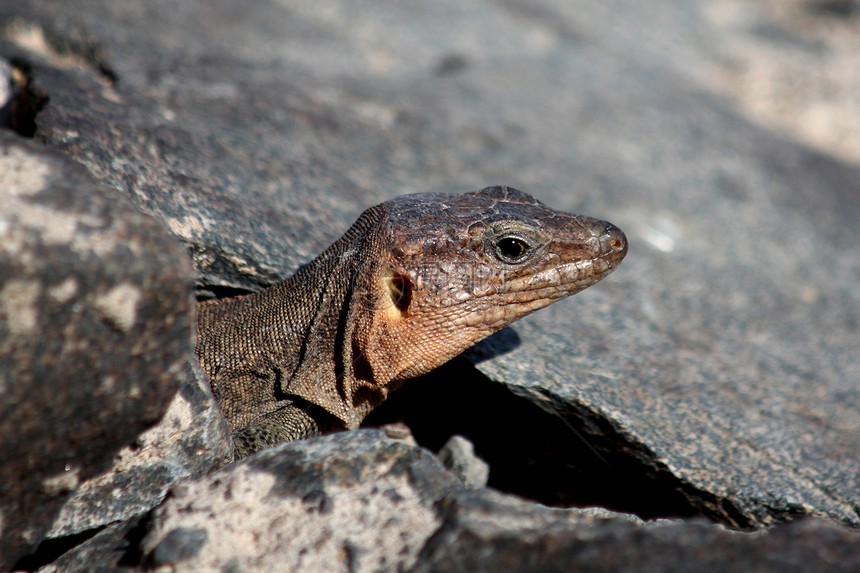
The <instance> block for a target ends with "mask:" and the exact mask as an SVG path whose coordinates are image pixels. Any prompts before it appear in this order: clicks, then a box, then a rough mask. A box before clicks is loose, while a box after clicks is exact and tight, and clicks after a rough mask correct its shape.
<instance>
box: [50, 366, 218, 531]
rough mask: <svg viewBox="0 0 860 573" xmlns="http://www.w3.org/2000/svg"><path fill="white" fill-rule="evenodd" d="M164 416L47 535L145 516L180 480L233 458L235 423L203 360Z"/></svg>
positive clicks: (79, 495)
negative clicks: (230, 421)
mask: <svg viewBox="0 0 860 573" xmlns="http://www.w3.org/2000/svg"><path fill="white" fill-rule="evenodd" d="M186 374H187V376H188V382H185V383H184V384H183V385H182V387H181V388H180V390H179V392H177V394H176V396H175V397H174V398H173V401H172V402H171V403H170V406H169V407H168V409H167V413H166V414H165V415H164V417H163V418H162V420H161V421H160V422H159V423H158V424H157V425H156V426H154V427H152V428H151V429H149V430H147V431H146V432H144V433H143V434H141V435H140V436H139V437H138V439H137V440H136V441H135V443H134V444H133V445H129V446H126V447H124V448H123V449H122V450H120V452H119V454H117V456H116V458H115V459H114V462H113V466H112V467H111V468H110V470H109V471H108V472H106V473H104V474H101V475H99V476H96V477H94V478H92V479H90V480H88V481H86V482H84V483H82V484H81V486H80V487H79V488H78V489H77V491H76V492H75V494H74V495H73V496H72V497H71V498H70V499H69V500H68V501H67V502H66V503H65V504H64V505H63V509H62V511H61V512H60V514H59V516H58V517H57V519H56V520H55V521H54V524H53V526H52V527H51V530H50V531H49V532H48V533H47V537H49V538H52V537H62V536H66V535H71V534H74V533H78V532H81V531H85V530H88V529H94V528H96V527H99V526H103V525H105V524H108V523H113V522H116V521H123V520H127V519H130V518H132V517H134V516H139V515H141V514H143V513H145V512H146V511H148V510H150V509H152V508H153V507H155V506H156V505H157V504H158V503H159V502H160V501H161V500H162V499H164V496H165V495H166V494H167V490H168V488H169V487H170V486H172V485H173V484H174V483H176V482H178V481H180V480H182V479H185V478H188V477H195V476H198V475H202V474H203V473H205V472H207V471H209V470H211V469H212V468H213V467H218V466H220V465H223V464H224V463H226V462H229V461H232V455H233V448H232V440H231V438H230V429H229V427H228V425H227V422H226V420H225V419H224V417H223V416H222V415H221V411H220V410H219V408H218V405H217V404H216V403H215V399H214V398H213V397H212V392H211V391H210V390H209V384H208V383H206V382H205V381H204V380H203V374H202V372H201V371H200V369H199V367H198V365H197V364H196V363H194V364H188V371H187V373H186Z"/></svg>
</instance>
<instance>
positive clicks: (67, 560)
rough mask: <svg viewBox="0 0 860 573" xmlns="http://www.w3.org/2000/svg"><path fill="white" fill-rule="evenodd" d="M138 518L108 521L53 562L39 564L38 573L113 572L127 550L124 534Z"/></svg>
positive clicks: (135, 524) (133, 526)
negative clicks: (109, 523)
mask: <svg viewBox="0 0 860 573" xmlns="http://www.w3.org/2000/svg"><path fill="white" fill-rule="evenodd" d="M138 521H139V520H137V519H132V520H129V521H123V522H119V523H114V524H111V525H108V526H107V527H105V528H104V529H102V530H101V531H99V532H98V533H96V534H95V535H93V536H92V537H91V538H89V539H87V540H86V541H84V542H83V543H81V544H79V545H77V546H75V547H74V548H73V549H71V550H70V551H67V552H66V553H64V554H63V555H62V556H61V557H59V558H58V559H57V560H55V561H54V562H53V563H49V564H48V565H45V566H44V567H40V568H39V569H38V570H37V571H38V573H114V572H115V571H118V570H123V571H132V569H131V568H130V567H126V568H124V569H120V561H121V560H122V559H123V557H125V555H126V553H127V552H128V551H129V550H132V549H133V548H131V547H130V546H129V542H128V540H127V539H126V536H127V535H128V534H129V532H130V531H132V530H133V529H134V528H135V527H136V526H137V525H138Z"/></svg>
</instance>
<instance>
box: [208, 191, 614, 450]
mask: <svg viewBox="0 0 860 573" xmlns="http://www.w3.org/2000/svg"><path fill="white" fill-rule="evenodd" d="M626 253H627V239H626V238H625V236H624V233H622V232H621V230H619V229H618V228H617V227H615V226H613V225H611V224H610V223H607V222H605V221H600V220H597V219H592V218H590V217H583V216H580V215H571V214H568V213H563V212H560V211H555V210H553V209H550V208H549V207H547V206H546V205H544V204H543V203H541V202H540V201H538V200H537V199H535V198H534V197H532V196H530V195H528V194H526V193H523V192H522V191H518V190H516V189H513V188H511V187H488V188H486V189H483V190H481V191H476V192H473V193H465V194H462V195H446V194H440V193H425V194H417V195H404V196H402V197H397V198H395V199H392V200H391V201H387V202H385V203H382V204H380V205H377V206H375V207H371V208H370V209H368V210H367V211H365V212H364V213H363V214H362V215H361V217H360V218H359V219H358V221H356V222H355V223H354V224H353V226H352V227H351V228H350V229H349V230H348V231H347V232H346V234H345V235H344V236H343V237H341V238H340V239H339V240H338V241H337V242H335V243H334V244H333V245H332V246H331V247H329V248H328V249H327V250H326V251H325V252H324V253H322V254H321V255H320V256H319V257H317V258H316V259H315V260H314V261H312V262H311V263H309V264H308V265H307V266H305V267H303V268H301V269H299V271H298V272H297V273H296V274H295V275H293V276H292V277H290V278H289V279H287V280H285V281H284V282H282V283H280V284H277V285H275V286H273V287H270V288H268V289H266V290H263V291H260V292H258V293H254V294H250V295H245V296H240V297H235V298H229V299H221V300H212V301H207V302H203V303H201V304H200V309H199V318H198V323H197V330H198V339H197V356H198V358H199V359H200V362H201V364H202V365H203V369H204V370H205V372H206V374H207V376H208V378H209V380H210V382H211V384H212V390H213V392H214V394H215V397H216V399H217V400H218V402H219V404H220V405H221V408H222V410H223V412H224V414H225V416H226V417H227V420H228V421H229V423H230V426H231V428H232V432H233V439H234V443H235V446H236V456H237V457H243V456H246V455H248V454H249V453H252V452H255V451H257V450H260V449H263V448H266V447H270V446H273V445H276V444H279V443H281V442H287V441H291V440H296V439H301V438H305V437H310V436H313V435H317V434H320V433H322V432H324V431H328V430H332V429H337V428H348V429H353V428H356V427H358V425H359V423H360V422H361V420H362V419H363V418H364V417H365V416H366V415H367V414H368V413H369V412H370V411H371V410H372V409H373V408H374V407H376V406H377V405H378V404H380V403H381V402H382V401H383V400H385V398H386V397H387V395H388V393H389V392H390V391H391V390H394V389H396V388H397V387H399V386H400V385H401V384H402V383H403V381H404V380H407V379H409V378H413V377H415V376H419V375H421V374H424V373H426V372H429V371H430V370H432V369H434V368H436V367H437V366H440V365H441V364H443V363H445V362H447V361H448V360H450V359H451V358H453V357H454V356H456V355H457V354H459V353H461V352H462V351H463V350H465V349H467V348H469V347H470V346H472V345H473V344H475V343H477V342H478V341H480V340H482V339H483V338H485V337H487V336H489V335H490V334H492V333H493V332H495V331H497V330H499V329H501V328H504V327H505V326H507V325H509V324H511V323H512V322H514V321H515V320H517V319H519V318H522V317H523V316H525V315H527V314H529V313H531V312H533V311H535V310H537V309H539V308H542V307H544V306H547V305H548V304H551V303H552V302H554V301H556V300H559V299H561V298H564V297H566V296H569V295H571V294H574V293H576V292H579V291H580V290H582V289H584V288H586V287H588V286H590V285H592V284H594V283H596V282H597V281H599V280H600V279H602V278H603V277H605V276H606V275H608V274H609V273H610V272H611V271H612V270H613V269H615V267H617V266H618V264H619V263H620V262H621V260H622V259H623V258H624V255H625V254H626Z"/></svg>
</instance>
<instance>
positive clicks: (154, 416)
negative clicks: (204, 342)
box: [0, 131, 194, 568]
mask: <svg viewBox="0 0 860 573" xmlns="http://www.w3.org/2000/svg"><path fill="white" fill-rule="evenodd" d="M0 196H2V201H0V458H2V459H3V460H4V463H3V464H0V568H4V566H5V567H8V566H10V565H11V564H12V563H14V561H15V559H16V558H17V557H19V556H21V555H22V554H24V553H26V552H27V551H28V550H29V549H31V548H32V547H34V546H35V545H36V544H37V543H38V542H39V541H40V540H41V539H42V538H43V537H44V535H45V533H46V532H47V530H48V529H49V528H50V526H51V522H52V521H53V518H54V517H55V516H56V515H57V513H58V512H59V511H60V508H61V507H62V505H63V503H64V502H65V501H66V500H67V499H68V498H69V497H70V496H71V495H72V494H74V493H75V492H76V491H77V490H78V488H79V487H80V486H81V484H82V483H83V482H85V481H86V480H88V479H90V478H91V477H93V476H95V475H96V474H99V473H101V472H103V471H105V469H107V468H108V467H109V466H110V462H111V460H112V458H113V457H114V456H115V455H116V454H117V452H118V451H119V450H120V449H121V448H122V447H124V446H127V445H129V444H131V443H133V442H134V440H135V439H136V437H137V436H138V435H139V434H140V433H141V432H143V431H144V430H145V429H146V428H148V427H149V426H151V425H152V424H154V423H155V422H157V421H158V419H159V418H160V417H161V416H162V414H163V413H164V411H165V410H166V408H167V405H168V403H169V402H170V400H171V398H172V396H173V395H174V393H175V392H176V390H177V388H178V387H179V385H180V384H181V383H182V382H184V381H186V380H188V373H187V370H186V368H187V367H188V364H190V361H191V360H193V359H194V358H193V354H192V346H191V343H190V341H191V332H192V330H191V329H192V322H193V319H194V308H193V306H192V304H193V302H192V300H191V299H190V297H189V288H190V285H191V283H192V274H191V267H190V265H189V263H188V257H187V255H186V254H185V253H184V252H183V251H182V249H181V247H180V246H179V245H177V243H176V241H175V240H174V239H173V238H172V237H171V236H170V235H168V234H166V233H165V232H164V230H163V227H162V226H161V225H160V224H159V223H157V222H156V221H155V220H153V219H152V218H151V217H148V216H145V215H143V214H141V213H139V212H138V211H136V210H135V209H134V208H132V207H131V206H129V205H127V204H126V202H125V201H124V200H123V199H122V197H119V196H117V194H116V192H114V191H111V190H108V189H105V188H104V187H103V186H101V185H99V184H97V183H95V182H94V181H93V180H92V178H90V177H89V176H88V175H87V173H86V171H85V170H84V169H83V168H82V167H80V166H79V165H76V164H74V163H72V162H71V161H69V160H68V159H66V158H64V157H62V156H60V155H58V154H57V153H56V152H49V151H48V150H46V149H44V148H42V147H39V146H37V145H34V144H33V143H32V142H28V141H24V140H22V139H21V138H19V137H17V136H15V135H13V134H11V133H10V132H6V131H2V132H0Z"/></svg>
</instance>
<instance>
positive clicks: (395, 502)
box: [141, 430, 860, 573]
mask: <svg viewBox="0 0 860 573" xmlns="http://www.w3.org/2000/svg"><path fill="white" fill-rule="evenodd" d="M213 516H217V518H215V519H213ZM858 541H860V532H857V531H852V530H848V529H845V528H840V527H837V526H834V525H833V524H828V523H826V522H824V521H821V520H808V521H801V522H797V523H792V524H789V525H784V526H781V527H777V528H774V529H772V530H769V531H765V532H758V533H755V534H749V533H740V532H732V531H729V530H727V529H725V528H724V527H722V526H718V525H714V524H711V523H708V522H707V521H706V520H704V519H697V520H688V521H680V520H659V521H655V522H644V521H642V520H640V519H638V518H636V517H633V516H630V515H624V514H618V513H613V512H610V511H606V510H603V509H599V508H587V509H559V508H549V507H545V506H542V505H539V504H536V503H532V502H527V501H524V500H521V499H517V498H516V497H513V496H510V495H504V494H501V493H498V492H494V491H492V490H487V489H468V490H467V489H465V488H463V487H462V486H460V485H458V483H457V480H455V479H454V478H453V476H451V475H450V474H448V473H447V472H445V471H444V470H443V469H442V467H441V466H440V465H439V463H438V462H436V460H435V459H434V458H433V456H432V455H430V454H429V453H428V452H426V451H425V450H422V449H420V448H415V447H412V446H408V445H405V444H403V443H401V442H398V441H395V440H391V439H390V438H388V437H387V436H385V434H384V433H383V432H381V431H370V430H358V431H355V432H344V433H339V434H334V435H330V436H325V437H323V438H316V439H312V440H307V441H303V442H297V443H293V444H286V445H284V446H281V447H278V448H275V449H272V450H269V451H266V452H262V453H260V454H257V455H255V456H252V457H251V458H248V459H247V460H243V461H242V462H240V463H238V464H235V465H232V466H229V467H226V468H223V469H221V470H219V471H217V472H215V473H213V474H211V475H209V476H206V477H203V478H200V479H198V480H194V481H191V482H186V483H183V484H181V485H179V486H177V487H176V488H175V489H174V490H173V492H172V493H171V495H170V497H169V498H168V500H167V501H166V502H165V504H164V505H163V506H162V507H161V508H159V509H158V510H156V512H155V514H154V516H153V518H152V520H151V522H150V531H149V533H148V534H147V536H146V537H145V538H144V541H143V544H142V548H141V549H142V551H143V553H144V555H148V559H149V562H151V563H152V564H154V565H156V566H159V565H167V566H173V567H178V568H181V569H182V570H183V571H197V570H220V569H224V568H228V569H231V568H232V569H241V570H255V571H319V570H321V569H325V570H338V571H339V570H343V571H347V570H348V571H356V572H360V571H378V570H409V571H414V572H416V573H417V572H429V571H518V572H519V571H570V570H571V569H574V570H577V571H580V570H582V571H622V572H623V571H631V572H632V571H643V570H648V571H655V572H661V571H665V572H669V571H708V570H714V571H717V570H719V571H723V570H748V569H755V570H757V571H781V572H782V571H788V572H792V571H797V572H801V571H813V570H824V569H825V568H826V569H827V570H834V571H846V572H847V571H853V570H854V569H855V568H856V567H857V566H858V565H860V555H858V554H857V552H856V544H857V543H858ZM310 548H313V550H310ZM831 568H832V569H831Z"/></svg>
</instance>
